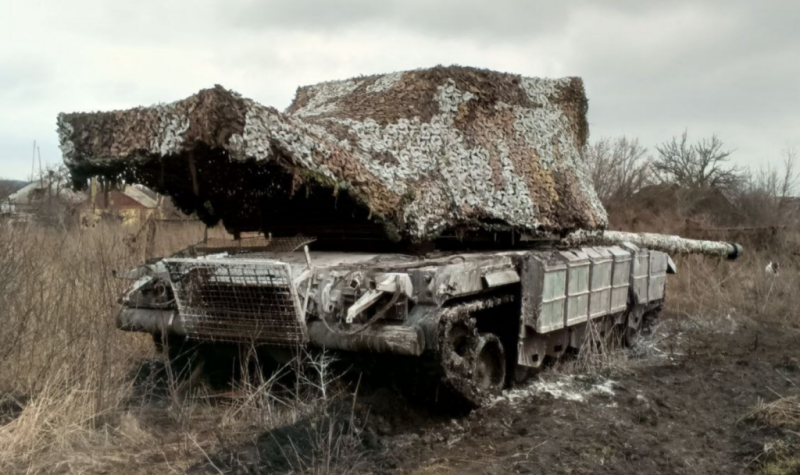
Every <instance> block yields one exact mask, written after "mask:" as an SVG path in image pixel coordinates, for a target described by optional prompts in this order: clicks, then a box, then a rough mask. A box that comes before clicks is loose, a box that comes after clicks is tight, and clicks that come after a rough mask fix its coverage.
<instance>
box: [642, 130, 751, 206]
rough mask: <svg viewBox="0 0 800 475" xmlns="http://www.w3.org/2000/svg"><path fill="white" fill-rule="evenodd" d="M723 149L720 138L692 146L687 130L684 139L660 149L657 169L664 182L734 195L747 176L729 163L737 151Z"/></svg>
mask: <svg viewBox="0 0 800 475" xmlns="http://www.w3.org/2000/svg"><path fill="white" fill-rule="evenodd" d="M723 147H724V145H723V143H722V140H720V139H719V137H717V136H716V135H712V136H711V138H710V139H703V140H701V141H700V142H697V143H695V144H689V140H688V133H687V132H686V131H684V132H683V135H681V137H680V139H679V138H678V137H673V138H672V140H671V141H669V142H665V143H663V144H661V145H658V146H656V150H657V151H658V157H657V158H656V159H655V161H654V162H653V168H654V169H655V171H656V173H657V175H658V177H659V179H660V180H661V181H662V182H667V183H675V184H677V185H678V186H681V187H684V188H717V189H720V190H723V191H728V192H731V191H734V190H736V189H737V187H738V186H739V185H741V184H742V182H743V180H744V177H745V173H744V170H742V169H741V168H739V167H737V166H734V165H731V164H730V163H729V160H730V155H731V153H733V151H732V150H725V149H723Z"/></svg>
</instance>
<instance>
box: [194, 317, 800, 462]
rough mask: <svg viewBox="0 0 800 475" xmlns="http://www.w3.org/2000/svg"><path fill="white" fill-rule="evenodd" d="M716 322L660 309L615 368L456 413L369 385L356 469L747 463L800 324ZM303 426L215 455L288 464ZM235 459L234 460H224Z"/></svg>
mask: <svg viewBox="0 0 800 475" xmlns="http://www.w3.org/2000/svg"><path fill="white" fill-rule="evenodd" d="M711 324H712V325H709V324H708V323H702V324H701V323H698V322H687V321H686V320H681V321H680V323H679V321H678V320H676V319H673V318H670V317H669V316H668V315H667V316H665V317H664V318H662V325H660V327H659V329H658V331H657V334H656V336H655V341H658V340H660V343H659V344H658V345H657V348H658V349H657V350H652V349H651V351H648V352H647V353H648V354H647V355H646V356H643V357H640V358H633V359H631V360H630V362H629V363H628V364H626V365H625V366H626V368H623V370H622V371H616V372H614V373H612V374H609V375H605V376H604V375H597V374H595V375H580V374H578V375H574V376H570V375H568V374H565V373H564V372H563V371H559V370H550V371H546V372H545V373H544V374H543V375H542V376H541V378H540V379H539V380H537V381H533V382H532V383H529V384H528V385H527V386H526V387H523V388H518V389H515V390H512V391H510V392H508V391H507V392H506V393H505V394H504V396H503V397H501V398H499V399H498V400H497V401H496V402H495V403H494V404H493V405H492V406H491V407H485V408H482V409H480V410H477V411H474V412H473V413H472V414H470V415H469V416H466V417H461V418H451V417H446V416H443V415H441V414H435V413H432V412H430V411H429V410H427V409H424V408H420V407H418V406H416V405H414V404H412V403H409V402H408V401H407V400H405V399H404V398H402V397H400V396H398V395H396V394H394V393H392V392H391V391H389V390H386V389H378V390H372V391H370V390H368V392H369V393H368V394H364V395H363V396H362V397H361V398H360V400H359V407H358V409H357V412H358V413H360V414H361V418H360V419H362V424H363V425H364V429H363V431H362V438H361V439H362V447H361V450H362V455H361V457H360V462H359V463H358V465H357V468H358V470H357V471H358V472H359V473H375V474H395V473H413V474H419V475H422V474H426V475H427V474H431V475H432V474H505V473H534V474H545V473H546V474H562V473H563V474H584V473H585V474H592V473H614V474H617V473H622V474H625V473H630V474H634V473H635V474H655V473H679V474H684V473H685V474H717V473H719V474H731V473H751V472H753V471H754V470H755V469H756V468H757V467H758V460H756V459H757V458H759V457H760V455H761V454H763V452H764V448H765V444H769V443H770V442H771V441H774V440H775V439H776V438H781V437H786V436H787V435H786V434H779V433H776V432H774V431H769V430H764V429H759V428H758V427H756V426H755V425H754V424H753V423H751V422H749V421H747V420H744V419H745V416H746V415H747V414H748V413H749V412H750V411H751V410H752V408H753V406H754V405H755V404H756V402H757V401H758V400H759V398H761V399H764V400H767V401H771V400H774V399H776V398H777V396H776V393H777V394H781V395H783V396H787V395H791V394H797V393H800V388H798V385H800V368H799V366H800V329H798V328H789V327H785V326H780V325H776V324H761V323H756V322H752V321H734V320H732V319H720V320H719V321H717V322H711ZM364 420H366V422H363V421H364ZM293 431H294V432H293ZM302 432H303V428H302V427H300V426H298V427H293V428H292V427H290V428H285V429H282V430H281V432H280V433H272V434H265V436H264V437H262V438H261V439H260V442H259V443H258V446H257V447H250V448H242V449H241V450H242V452H240V454H244V453H247V452H248V451H249V452H250V453H251V456H250V457H245V459H249V462H247V461H245V462H244V463H241V460H242V457H241V456H239V455H240V454H239V455H236V456H235V457H232V455H234V454H232V453H227V454H218V456H217V457H216V458H215V459H216V463H217V466H218V467H221V468H223V470H225V469H228V470H230V471H231V473H273V472H274V471H276V470H278V471H281V470H283V471H291V468H292V467H291V464H286V463H281V461H280V460H276V458H277V459H280V458H282V455H281V454H282V453H283V451H284V450H283V449H281V447H279V446H278V445H281V444H283V445H284V446H286V445H288V439H290V438H291V437H292V433H294V434H300V433H302ZM788 437H793V436H792V435H791V434H789V435H788ZM797 437H798V438H800V436H797ZM795 442H798V441H795ZM295 443H296V441H295ZM254 450H255V451H254ZM237 451H238V450H237ZM254 453H257V454H260V456H256V457H255V458H253V457H252V455H253V454H254ZM233 459H236V460H239V461H240V462H237V464H236V465H237V467H233V466H231V465H229V464H226V463H225V462H226V460H233ZM754 460H755V462H753V461H754ZM759 460H760V458H759ZM204 471H205V472H206V473H217V472H216V471H215V470H214V469H213V468H211V467H210V466H207V465H206V466H198V467H196V470H195V472H196V473H202V472H204Z"/></svg>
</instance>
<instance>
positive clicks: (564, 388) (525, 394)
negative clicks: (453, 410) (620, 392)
mask: <svg viewBox="0 0 800 475" xmlns="http://www.w3.org/2000/svg"><path fill="white" fill-rule="evenodd" d="M614 384H616V382H615V381H614V380H611V379H606V378H587V377H585V376H584V377H581V376H572V375H562V376H557V377H555V378H546V379H539V380H537V381H534V382H533V383H531V384H529V385H527V386H525V387H521V388H517V389H512V390H509V391H506V392H504V393H503V394H501V395H500V396H498V397H497V398H496V399H495V401H494V402H493V403H497V402H502V401H505V402H508V403H511V404H516V403H518V402H521V401H524V400H527V399H530V398H532V397H535V396H541V395H543V394H549V395H550V396H552V397H554V398H556V399H563V400H565V401H575V402H586V400H587V399H588V398H589V397H591V396H593V395H601V396H608V397H613V396H614V395H615V393H614Z"/></svg>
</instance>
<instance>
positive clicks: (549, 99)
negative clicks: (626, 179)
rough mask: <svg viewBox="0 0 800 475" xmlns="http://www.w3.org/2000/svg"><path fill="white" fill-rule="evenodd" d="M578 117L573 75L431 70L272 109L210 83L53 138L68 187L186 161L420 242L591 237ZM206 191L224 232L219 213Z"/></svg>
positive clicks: (317, 92)
mask: <svg viewBox="0 0 800 475" xmlns="http://www.w3.org/2000/svg"><path fill="white" fill-rule="evenodd" d="M587 107H588V102H587V99H586V96H585V93H584V88H583V83H582V81H581V79H579V78H564V79H539V78H528V77H522V76H519V75H515V74H505V73H498V72H493V71H487V70H481V69H474V68H466V67H435V68H431V69H421V70H414V71H405V72H396V73H391V74H384V75H375V76H366V77H358V78H353V79H347V80H342V81H332V82H325V83H321V84H317V85H313V86H307V87H301V88H299V89H298V91H297V95H296V97H295V100H294V102H293V103H292V104H291V106H290V107H289V108H288V109H287V110H286V111H284V112H279V111H278V110H276V109H274V108H272V107H267V106H263V105H260V104H258V103H256V102H255V101H253V100H250V99H247V98H244V97H242V96H240V95H239V94H237V93H234V92H232V91H229V90H226V89H224V88H222V87H220V86H216V87H214V88H212V89H206V90H202V91H200V92H199V93H197V94H195V95H193V96H191V97H189V98H186V99H183V100H180V101H177V102H173V103H171V104H161V105H155V106H152V107H139V108H135V109H130V110H124V111H111V112H95V113H72V114H61V115H59V117H58V132H59V136H60V143H61V150H62V153H63V156H64V161H65V163H66V164H67V165H68V166H69V167H70V168H71V169H72V171H73V175H74V176H76V178H77V179H78V180H81V179H85V178H87V177H88V176H91V175H105V176H109V177H113V176H115V175H119V174H121V173H124V172H131V171H133V172H134V173H127V175H126V176H128V177H129V178H128V179H130V176H140V177H142V181H144V182H145V183H144V184H145V185H152V183H148V182H152V181H153V180H154V178H153V177H154V176H156V175H157V172H156V171H155V170H157V168H158V167H161V168H162V169H163V168H164V167H165V166H166V167H169V166H170V164H171V163H176V164H177V163H179V162H180V163H185V162H186V160H187V157H190V156H192V154H195V156H199V155H200V154H202V156H203V159H204V160H206V162H205V163H212V162H214V163H219V164H220V165H219V166H225V164H229V163H234V162H252V161H255V163H256V164H268V163H271V164H273V165H275V164H278V165H280V166H281V167H282V168H283V169H285V170H286V173H289V174H292V175H293V176H295V177H297V178H296V180H299V181H302V180H311V179H313V180H314V181H315V182H316V183H321V184H323V185H324V186H326V187H329V188H331V189H332V191H333V193H339V192H340V191H346V192H347V193H349V194H351V195H352V196H353V197H355V199H356V200H357V201H358V202H359V203H362V204H363V206H364V207H367V208H368V209H369V211H370V216H371V217H372V218H371V219H375V220H378V221H380V222H381V223H382V224H384V225H386V226H390V227H391V228H393V229H394V230H395V231H396V232H397V233H398V235H399V236H400V238H402V239H407V240H410V241H414V242H419V241H425V240H430V239H433V238H435V237H437V236H439V235H440V234H441V233H443V232H454V231H455V232H457V231H458V230H459V229H471V230H475V229H479V230H487V231H498V230H500V231H502V230H513V231H519V232H525V233H545V232H547V233H550V232H566V231H572V230H576V229H585V230H598V229H603V228H604V227H605V226H606V213H605V210H604V209H603V207H602V205H601V204H600V202H599V200H598V199H597V196H596V194H595V191H594V189H593V188H592V184H591V180H590V177H589V174H588V171H587V169H586V166H585V164H584V162H583V159H582V156H583V155H582V149H583V148H584V146H585V144H586V140H587V137H588V124H587V121H586V112H587ZM205 170H207V171H204V170H203V169H201V170H194V169H193V170H192V173H193V174H195V175H196V174H198V173H199V174H203V173H212V172H211V171H210V170H211V168H209V167H208V166H206V167H205ZM162 174H163V172H162ZM181 176H182V178H181V179H176V178H175V177H174V176H173V177H171V178H170V179H169V180H167V181H166V182H165V181H164V180H163V178H162V182H161V184H160V188H161V189H162V190H165V192H166V193H168V194H171V191H173V190H174V191H175V193H176V194H178V193H179V192H181V193H182V192H184V190H185V189H186V187H187V183H188V182H190V181H191V180H194V192H195V193H196V194H202V193H204V192H205V190H203V189H202V188H200V189H198V185H197V178H196V176H195V177H194V178H190V177H189V176H188V174H184V175H181ZM205 178H208V177H205ZM221 185H223V186H222V188H224V185H225V184H224V183H223V184H221ZM179 188H180V190H179ZM206 188H207V187H206ZM292 188H293V190H294V187H292ZM215 190H216V187H215ZM290 192H294V191H287V193H290ZM208 193H209V194H208V196H207V197H204V199H207V201H208V202H209V203H210V204H209V206H210V207H213V208H214V209H215V210H216V211H215V212H216V213H218V214H220V215H221V218H222V220H223V221H225V219H226V218H225V212H226V210H225V206H229V205H227V204H224V201H221V198H219V196H217V195H214V194H213V193H212V192H210V191H209V192H208ZM216 193H217V194H218V193H219V192H218V191H216ZM215 200H217V201H215Z"/></svg>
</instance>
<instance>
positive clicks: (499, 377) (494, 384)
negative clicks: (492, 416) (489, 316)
mask: <svg viewBox="0 0 800 475" xmlns="http://www.w3.org/2000/svg"><path fill="white" fill-rule="evenodd" d="M472 379H473V381H474V383H475V387H476V389H477V390H478V392H479V393H481V394H482V395H483V397H486V396H489V395H494V394H498V393H500V391H502V390H503V386H504V385H505V381H506V354H505V351H504V350H503V344H502V343H501V342H500V339H499V338H497V337H496V336H494V335H492V334H482V335H481V336H480V338H479V339H478V347H477V348H476V350H475V369H474V370H473V372H472Z"/></svg>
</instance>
